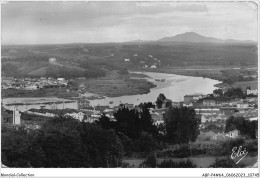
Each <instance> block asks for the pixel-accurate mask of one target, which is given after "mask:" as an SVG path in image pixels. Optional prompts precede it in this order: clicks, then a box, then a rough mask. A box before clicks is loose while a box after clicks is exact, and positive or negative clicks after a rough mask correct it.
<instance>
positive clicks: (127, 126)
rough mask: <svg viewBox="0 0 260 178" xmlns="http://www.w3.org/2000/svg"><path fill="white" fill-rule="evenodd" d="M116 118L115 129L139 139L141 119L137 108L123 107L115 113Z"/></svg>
mask: <svg viewBox="0 0 260 178" xmlns="http://www.w3.org/2000/svg"><path fill="white" fill-rule="evenodd" d="M114 117H115V119H116V124H115V131H116V132H117V133H118V132H121V133H124V134H125V135H126V136H128V137H130V138H133V139H138V138H139V137H140V135H141V132H142V130H141V128H142V126H141V120H140V116H139V112H138V111H137V110H135V109H128V108H125V107H124V108H122V109H119V110H118V111H117V112H115V113H114Z"/></svg>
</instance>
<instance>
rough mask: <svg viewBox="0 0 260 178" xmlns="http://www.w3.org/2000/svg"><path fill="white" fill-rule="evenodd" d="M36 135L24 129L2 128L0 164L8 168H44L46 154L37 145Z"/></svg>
mask: <svg viewBox="0 0 260 178" xmlns="http://www.w3.org/2000/svg"><path fill="white" fill-rule="evenodd" d="M2 127H3V125H2ZM37 134H38V133H37V132H35V131H30V132H28V130H27V129H26V128H25V127H18V128H16V129H15V128H4V129H3V128H2V136H1V139H2V140H1V153H2V163H3V164H4V165H6V166H8V167H19V168H29V167H45V166H46V161H47V160H46V154H45V153H44V151H43V149H42V148H41V146H40V145H39V144H38V143H37V138H36V137H37Z"/></svg>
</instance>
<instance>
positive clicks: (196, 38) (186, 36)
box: [159, 32, 222, 43]
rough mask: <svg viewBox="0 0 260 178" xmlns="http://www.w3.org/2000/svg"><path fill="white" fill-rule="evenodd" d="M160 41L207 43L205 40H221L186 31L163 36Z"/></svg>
mask: <svg viewBox="0 0 260 178" xmlns="http://www.w3.org/2000/svg"><path fill="white" fill-rule="evenodd" d="M159 41H161V42H167V41H168V42H169V41H175V42H193V43H207V42H221V41H222V40H220V39H217V38H211V37H205V36H202V35H200V34H198V33H195V32H186V33H182V34H178V35H176V36H173V37H165V38H162V39H160V40H159Z"/></svg>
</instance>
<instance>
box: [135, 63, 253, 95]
mask: <svg viewBox="0 0 260 178" xmlns="http://www.w3.org/2000/svg"><path fill="white" fill-rule="evenodd" d="M143 70H144V71H147V72H159V73H167V74H176V75H183V76H193V77H203V78H209V79H213V80H218V81H219V83H218V84H215V85H214V86H215V87H218V88H232V87H240V88H242V89H243V90H245V88H246V87H248V86H249V87H251V88H253V89H256V88H257V84H258V81H257V77H255V78H251V79H245V78H243V77H245V76H246V75H249V74H250V73H251V74H254V75H255V76H257V67H253V66H251V67H247V68H240V67H237V66H235V67H230V68H224V67H215V68H214V67H213V66H208V67H202V66H195V67H194V68H193V67H189V68H183V69H180V68H174V67H169V68H159V69H158V68H157V69H150V68H146V69H143ZM136 71H137V70H136ZM232 80H233V81H232ZM228 82H229V83H228Z"/></svg>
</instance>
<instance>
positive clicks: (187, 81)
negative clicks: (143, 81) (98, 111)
mask: <svg viewBox="0 0 260 178" xmlns="http://www.w3.org/2000/svg"><path fill="white" fill-rule="evenodd" d="M134 73H141V74H145V75H147V76H149V78H147V80H149V81H151V82H153V83H154V84H156V85H157V87H155V88H152V89H151V91H150V93H148V94H141V95H131V96H120V97H113V98H111V97H105V98H103V99H95V100H90V104H91V105H92V106H96V105H109V106H118V105H119V104H120V103H129V104H135V105H138V104H140V103H141V102H155V101H156V98H157V97H158V96H159V94H160V93H163V94H164V95H165V96H166V98H168V99H171V100H173V101H183V99H184V95H188V94H195V93H201V94H209V93H212V91H213V90H214V89H216V88H217V87H214V85H215V84H218V83H220V81H217V80H213V79H209V78H203V77H192V76H183V75H175V74H166V73H155V72H134ZM155 79H160V80H161V79H165V81H164V82H161V81H155Z"/></svg>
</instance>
